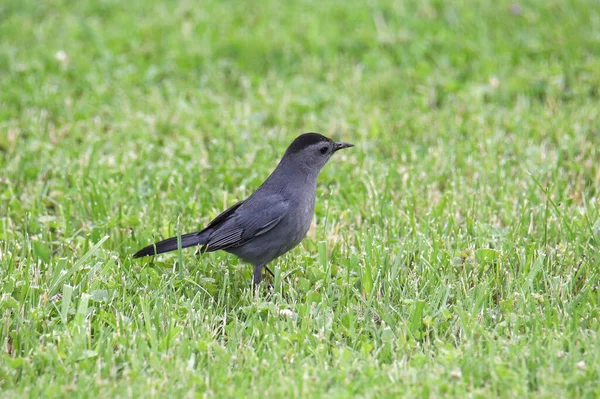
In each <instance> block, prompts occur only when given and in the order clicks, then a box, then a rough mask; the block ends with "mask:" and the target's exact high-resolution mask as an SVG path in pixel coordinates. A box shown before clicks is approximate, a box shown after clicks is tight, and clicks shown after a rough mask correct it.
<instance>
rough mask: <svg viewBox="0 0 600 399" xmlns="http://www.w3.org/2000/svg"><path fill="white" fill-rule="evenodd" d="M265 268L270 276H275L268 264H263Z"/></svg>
mask: <svg viewBox="0 0 600 399" xmlns="http://www.w3.org/2000/svg"><path fill="white" fill-rule="evenodd" d="M265 270H266V271H268V272H269V274H270V275H271V277H273V278H275V273H273V272H272V271H271V269H269V266H267V265H265Z"/></svg>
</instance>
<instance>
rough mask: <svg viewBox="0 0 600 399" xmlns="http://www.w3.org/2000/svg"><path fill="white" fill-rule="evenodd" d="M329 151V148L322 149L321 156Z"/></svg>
mask: <svg viewBox="0 0 600 399" xmlns="http://www.w3.org/2000/svg"><path fill="white" fill-rule="evenodd" d="M328 149H329V148H327V147H321V149H320V150H319V151H321V154H326V153H327V150H328Z"/></svg>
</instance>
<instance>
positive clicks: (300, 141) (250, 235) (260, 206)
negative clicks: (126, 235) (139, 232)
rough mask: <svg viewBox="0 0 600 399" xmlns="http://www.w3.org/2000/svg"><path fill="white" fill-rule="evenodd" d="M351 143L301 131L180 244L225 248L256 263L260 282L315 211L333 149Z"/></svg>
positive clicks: (151, 250) (171, 246)
mask: <svg viewBox="0 0 600 399" xmlns="http://www.w3.org/2000/svg"><path fill="white" fill-rule="evenodd" d="M353 146H354V145H353V144H350V143H345V142H335V141H333V140H332V139H330V138H327V137H325V136H323V135H321V134H319V133H314V132H310V133H304V134H301V135H299V136H298V137H296V139H294V140H293V141H292V143H291V144H290V145H289V146H288V148H287V150H286V151H285V153H284V155H283V157H282V158H281V160H280V161H279V163H278V165H277V167H276V168H275V169H274V170H273V172H272V173H271V174H270V175H269V177H268V178H267V179H266V180H265V181H264V182H263V183H262V184H261V185H260V187H259V188H258V189H257V190H256V191H255V192H254V193H252V194H251V195H250V196H249V197H248V198H246V199H245V200H243V201H240V202H238V203H236V204H235V205H233V206H231V207H230V208H228V209H227V210H225V211H223V212H222V213H221V214H219V215H218V216H217V217H216V218H214V219H213V220H212V221H211V222H210V223H208V225H206V227H205V228H204V229H202V230H200V231H197V232H193V233H187V234H183V235H181V248H188V247H193V246H199V247H200V248H199V249H200V252H201V253H204V252H213V251H217V250H223V251H225V252H228V253H231V254H233V255H235V256H237V257H238V258H240V259H241V260H242V261H243V262H245V263H249V264H251V265H252V266H253V267H254V270H253V275H252V282H253V283H254V285H258V284H260V282H261V280H262V272H263V269H264V268H266V270H267V271H268V272H269V273H270V274H271V275H273V272H272V271H271V269H270V268H269V267H268V264H269V263H270V262H271V261H273V260H274V259H276V258H278V257H280V256H281V255H283V254H285V253H286V252H288V251H290V250H291V249H292V248H294V247H295V246H297V245H298V244H299V243H300V242H301V241H302V240H303V239H304V237H305V236H306V233H307V232H308V229H309V227H310V224H311V222H312V218H313V215H314V208H315V199H316V190H317V178H318V176H319V173H320V172H321V169H322V168H323V167H324V166H325V164H326V163H327V161H329V159H330V158H331V157H332V155H333V154H335V153H336V152H337V151H339V150H342V149H344V148H350V147H353ZM177 241H178V240H177V237H171V238H167V239H165V240H162V241H159V242H157V243H155V244H152V245H148V246H146V247H144V248H142V249H140V250H139V251H137V252H136V253H135V254H134V255H133V257H134V258H140V257H143V256H151V255H157V254H161V253H164V252H169V251H174V250H177V249H178V244H177Z"/></svg>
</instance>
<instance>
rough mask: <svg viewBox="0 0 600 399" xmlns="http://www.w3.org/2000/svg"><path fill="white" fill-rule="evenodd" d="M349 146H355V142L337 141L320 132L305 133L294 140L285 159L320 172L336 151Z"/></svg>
mask: <svg viewBox="0 0 600 399" xmlns="http://www.w3.org/2000/svg"><path fill="white" fill-rule="evenodd" d="M349 147H354V144H350V143H344V142H339V143H337V142H335V141H333V140H331V139H329V138H327V137H325V136H323V135H321V134H319V133H304V134H301V135H300V136H298V137H296V139H295V140H294V141H292V144H290V146H289V147H288V149H287V150H286V152H285V155H284V156H283V159H287V160H291V161H293V162H295V163H298V164H300V165H302V166H303V167H308V168H309V169H311V170H314V171H316V172H317V173H318V172H319V171H320V170H321V168H322V167H323V166H325V164H326V163H327V161H329V158H331V156H332V155H333V154H334V153H336V152H337V151H339V150H342V149H344V148H349Z"/></svg>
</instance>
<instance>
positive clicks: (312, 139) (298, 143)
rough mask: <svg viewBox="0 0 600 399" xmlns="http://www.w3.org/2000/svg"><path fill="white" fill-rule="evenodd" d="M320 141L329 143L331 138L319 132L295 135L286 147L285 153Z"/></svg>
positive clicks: (290, 152) (296, 150)
mask: <svg viewBox="0 0 600 399" xmlns="http://www.w3.org/2000/svg"><path fill="white" fill-rule="evenodd" d="M322 142H327V143H331V142H332V140H331V139H328V138H327V137H325V136H323V135H322V134H319V133H304V134H301V135H300V136H298V137H296V139H295V140H294V141H292V144H290V146H289V147H288V149H287V151H286V154H293V153H295V152H298V151H300V150H302V149H304V148H306V147H308V146H311V145H313V144H318V143H322Z"/></svg>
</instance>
